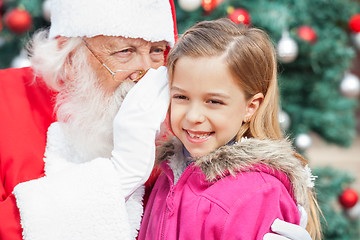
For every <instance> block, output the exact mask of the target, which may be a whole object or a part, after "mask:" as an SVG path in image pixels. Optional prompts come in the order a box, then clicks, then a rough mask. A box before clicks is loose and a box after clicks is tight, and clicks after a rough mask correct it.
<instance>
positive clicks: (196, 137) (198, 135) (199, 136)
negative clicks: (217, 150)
mask: <svg viewBox="0 0 360 240" xmlns="http://www.w3.org/2000/svg"><path fill="white" fill-rule="evenodd" d="M184 131H185V132H186V133H187V138H188V140H189V141H190V142H192V143H203V142H206V141H207V140H208V139H209V138H210V137H211V136H212V135H213V134H214V133H215V132H200V131H191V130H184Z"/></svg>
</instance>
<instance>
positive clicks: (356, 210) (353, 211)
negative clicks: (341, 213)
mask: <svg viewBox="0 0 360 240" xmlns="http://www.w3.org/2000/svg"><path fill="white" fill-rule="evenodd" d="M346 215H347V216H348V217H349V218H350V219H351V220H358V219H359V218H360V203H359V201H358V202H357V203H356V204H355V206H353V207H352V208H349V209H347V210H346Z"/></svg>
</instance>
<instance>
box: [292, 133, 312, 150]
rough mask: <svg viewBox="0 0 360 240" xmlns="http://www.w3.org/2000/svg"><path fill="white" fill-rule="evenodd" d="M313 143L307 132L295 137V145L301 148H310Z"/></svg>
mask: <svg viewBox="0 0 360 240" xmlns="http://www.w3.org/2000/svg"><path fill="white" fill-rule="evenodd" d="M311 144H312V139H311V137H310V136H309V135H308V134H306V133H301V134H299V135H297V136H296V138H295V146H296V147H297V148H298V149H300V150H303V151H304V150H306V149H308V148H309V147H310V146H311Z"/></svg>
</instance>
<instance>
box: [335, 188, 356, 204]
mask: <svg viewBox="0 0 360 240" xmlns="http://www.w3.org/2000/svg"><path fill="white" fill-rule="evenodd" d="M357 201H358V194H357V192H356V191H355V190H353V189H351V188H348V189H346V190H345V191H343V192H342V193H341V195H340V196H339V202H340V204H341V205H342V206H343V207H344V208H347V209H348V208H352V207H353V206H355V204H356V203H357Z"/></svg>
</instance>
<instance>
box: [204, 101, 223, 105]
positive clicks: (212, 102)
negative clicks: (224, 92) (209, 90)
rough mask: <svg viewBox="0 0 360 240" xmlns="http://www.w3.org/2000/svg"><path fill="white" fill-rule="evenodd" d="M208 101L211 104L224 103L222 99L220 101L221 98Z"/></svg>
mask: <svg viewBox="0 0 360 240" xmlns="http://www.w3.org/2000/svg"><path fill="white" fill-rule="evenodd" d="M208 103H211V104H220V105H223V104H224V103H223V102H222V101H219V100H209V101H208Z"/></svg>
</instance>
